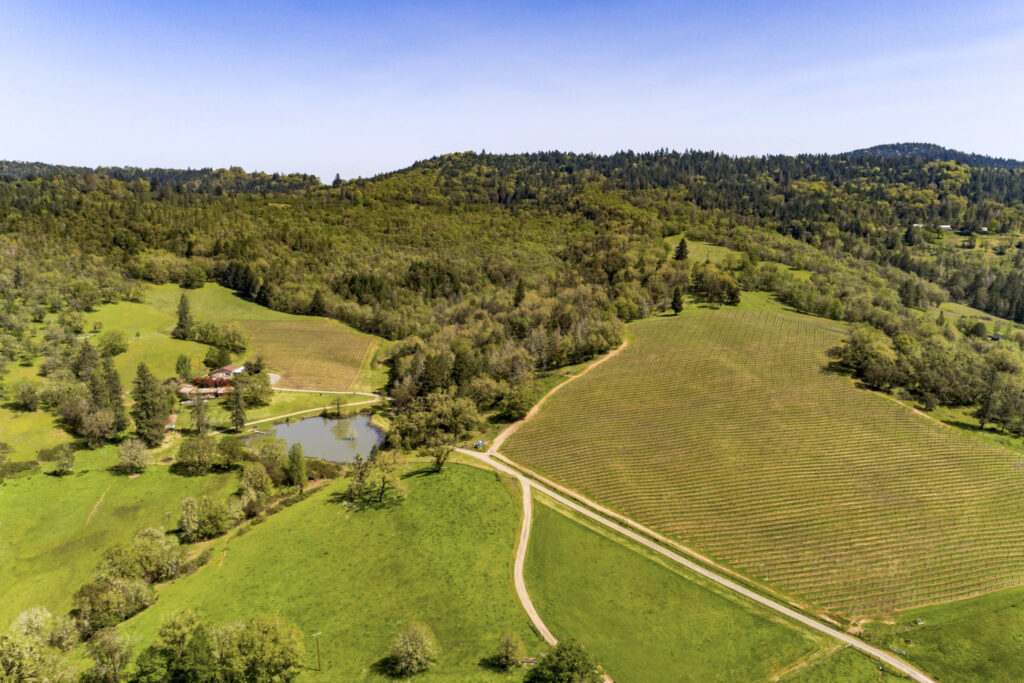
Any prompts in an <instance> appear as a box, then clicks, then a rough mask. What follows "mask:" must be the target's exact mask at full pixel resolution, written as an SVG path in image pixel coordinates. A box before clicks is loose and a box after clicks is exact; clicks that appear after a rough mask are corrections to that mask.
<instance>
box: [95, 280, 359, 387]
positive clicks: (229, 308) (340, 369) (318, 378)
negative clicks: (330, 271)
mask: <svg viewBox="0 0 1024 683" xmlns="http://www.w3.org/2000/svg"><path fill="white" fill-rule="evenodd" d="M182 293H185V294H187V295H188V297H189V302H190V304H191V306H192V315H193V317H194V318H195V319H196V320H203V321H207V320H209V321H214V322H216V323H218V324H228V323H236V324H238V325H239V326H240V327H241V328H242V329H243V330H244V331H245V332H246V333H247V334H248V336H249V348H248V349H247V351H246V354H245V355H246V356H247V357H248V356H255V355H260V356H263V359H264V360H265V361H266V363H267V365H268V367H269V368H270V369H272V370H273V371H275V372H278V373H279V374H280V375H281V386H285V387H289V388H293V389H322V390H333V391H344V390H347V389H348V388H349V387H350V386H351V385H352V384H354V383H356V382H357V380H362V379H363V377H364V376H367V375H369V376H371V377H375V375H376V373H375V372H374V370H373V369H372V368H371V364H370V359H371V358H372V353H371V351H372V349H373V348H374V347H375V346H376V345H377V344H378V343H379V340H377V338H375V337H373V336H371V335H367V334H363V333H361V332H358V331H356V330H354V329H352V328H350V327H348V326H346V325H342V324H341V323H339V322H337V321H335V320H328V319H326V318H313V317H309V316H300V315H290V314H288V313H281V312H278V311H273V310H270V309H269V308H264V307H263V306H259V305H257V304H255V303H252V302H250V301H246V300H245V299H242V298H241V297H239V296H237V295H236V294H235V293H234V292H232V291H231V290H229V289H225V288H224V287H221V286H220V285H216V284H210V283H208V284H206V285H205V286H204V287H202V288H201V289H193V290H183V289H181V288H180V287H178V286H176V285H159V286H150V287H147V288H146V290H145V302H143V303H132V302H127V301H125V302H120V303H117V304H112V305H109V306H102V307H100V308H99V309H97V310H96V311H94V312H92V313H90V314H88V315H87V322H88V326H89V327H90V328H91V326H92V324H93V323H95V322H100V323H102V325H103V330H111V329H118V330H122V331H124V332H125V333H126V334H127V335H128V339H129V346H128V351H127V352H126V353H124V354H122V355H120V356H118V357H117V359H116V361H115V362H116V365H117V368H118V370H119V371H120V372H121V374H122V377H124V378H125V381H126V382H128V381H129V380H130V379H131V378H132V377H134V376H135V368H136V366H137V365H138V363H139V361H142V360H144V361H146V362H147V363H148V364H149V365H150V367H151V369H153V371H154V372H155V373H156V374H157V376H158V377H168V376H171V375H173V374H174V363H175V360H176V359H177V357H178V355H179V354H182V353H184V354H187V355H189V356H190V357H191V358H192V367H193V369H194V370H196V372H197V373H198V372H201V371H202V368H203V365H202V359H203V357H204V356H205V354H206V352H207V350H208V347H206V346H203V345H202V344H195V343H193V342H185V341H180V340H177V339H171V338H170V336H169V335H170V332H171V330H172V329H174V325H175V321H176V320H177V317H176V316H177V308H178V300H179V298H180V297H181V295H182ZM136 333H138V336H135V335H136ZM126 386H127V384H126Z"/></svg>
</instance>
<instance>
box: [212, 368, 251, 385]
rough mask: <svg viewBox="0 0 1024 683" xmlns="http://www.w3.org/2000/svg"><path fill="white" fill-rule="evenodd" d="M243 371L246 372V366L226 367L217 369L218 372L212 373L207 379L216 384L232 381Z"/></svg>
mask: <svg viewBox="0 0 1024 683" xmlns="http://www.w3.org/2000/svg"><path fill="white" fill-rule="evenodd" d="M243 370H245V366H244V365H243V366H241V367H239V366H237V365H225V366H224V367H222V368H217V369H216V370H214V371H213V372H211V373H210V374H209V375H207V378H209V379H210V380H212V381H214V382H218V381H220V382H223V381H231V378H232V377H234V376H235V375H237V374H238V373H240V372H242V371H243Z"/></svg>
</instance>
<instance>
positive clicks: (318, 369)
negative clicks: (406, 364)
mask: <svg viewBox="0 0 1024 683" xmlns="http://www.w3.org/2000/svg"><path fill="white" fill-rule="evenodd" d="M291 317H292V318H293V319H292V320H286V321H276V320H275V321H267V320H246V321H243V322H242V323H241V327H242V329H243V330H245V331H246V332H247V333H248V334H249V335H250V336H251V339H252V347H253V349H252V350H253V353H254V354H257V355H260V356H262V357H263V360H264V361H265V362H266V363H267V366H268V367H270V368H272V369H273V370H274V371H275V372H277V373H279V374H280V375H281V386H285V387H288V388H291V389H322V390H325V391H330V390H337V391H341V390H345V389H348V388H349V387H350V386H351V385H352V383H353V382H354V381H355V379H356V375H357V374H358V372H359V369H360V365H361V364H362V363H363V359H364V358H365V356H366V354H367V350H368V349H369V348H370V344H371V343H372V341H373V338H372V337H370V336H369V335H365V334H360V333H359V332H356V331H355V330H353V329H352V328H350V327H345V326H344V325H342V324H341V323H339V322H337V321H334V320H326V319H322V318H300V317H298V316H291Z"/></svg>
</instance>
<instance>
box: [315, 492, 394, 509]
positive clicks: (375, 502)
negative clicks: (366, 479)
mask: <svg viewBox="0 0 1024 683" xmlns="http://www.w3.org/2000/svg"><path fill="white" fill-rule="evenodd" d="M403 500H405V499H404V498H402V497H401V496H398V495H395V494H394V493H393V492H390V491H389V492H388V493H386V494H385V495H384V500H380V499H379V498H378V497H377V494H376V493H370V494H369V495H368V496H360V497H358V498H352V497H351V496H349V495H348V492H347V491H335V492H334V493H332V494H331V495H329V496H328V497H327V502H328V503H334V504H335V505H344V506H346V507H347V508H348V509H349V510H351V511H352V512H363V511H365V510H390V509H391V508H396V507H398V506H399V505H401V504H402V501H403Z"/></svg>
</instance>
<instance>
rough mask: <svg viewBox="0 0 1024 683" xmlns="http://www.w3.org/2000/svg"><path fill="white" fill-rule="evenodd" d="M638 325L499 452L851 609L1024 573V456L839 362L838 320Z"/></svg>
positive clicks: (720, 317)
mask: <svg viewBox="0 0 1024 683" xmlns="http://www.w3.org/2000/svg"><path fill="white" fill-rule="evenodd" d="M630 329H631V331H632V333H633V334H634V336H635V341H634V342H633V343H632V344H630V346H629V347H627V348H626V350H625V351H624V352H623V353H622V354H620V355H619V356H618V357H617V358H614V359H612V360H610V361H609V362H608V363H606V364H604V365H602V366H600V367H598V368H595V370H594V371H593V372H592V373H590V374H589V375H588V376H587V377H584V378H582V379H580V380H579V381H577V382H574V383H573V384H571V385H569V386H566V387H565V388H564V389H563V390H562V391H561V392H559V393H558V394H556V395H555V396H553V397H552V398H551V400H550V401H549V402H548V403H547V404H546V405H545V407H544V408H543V409H542V410H541V411H540V413H539V414H538V415H537V416H536V418H535V419H534V420H533V421H531V422H529V423H527V424H526V425H524V426H523V428H522V429H520V430H519V432H517V433H516V434H515V435H514V436H512V437H511V438H510V439H509V440H508V441H507V442H506V444H505V445H504V447H503V449H502V450H503V451H504V452H505V453H506V454H507V455H509V456H510V457H513V458H515V459H517V460H519V461H521V462H523V463H524V464H526V465H528V466H529V467H532V468H534V469H536V470H538V471H540V472H542V473H544V474H545V475H547V476H550V477H552V478H555V479H557V480H561V481H563V482H565V483H566V484H568V485H570V486H573V487H575V488H577V489H579V490H580V491H582V492H583V493H585V494H586V495H588V496H590V497H593V498H595V499H597V500H599V501H602V502H605V503H607V504H609V505H610V506H612V507H615V508H617V509H618V510H620V511H621V512H623V513H625V514H628V515H630V516H632V517H634V518H636V519H638V520H639V521H640V522H642V523H644V524H647V525H650V526H653V527H655V528H657V529H659V530H661V531H663V532H665V533H667V534H669V535H672V536H674V537H676V538H678V539H680V540H681V541H683V542H685V543H688V544H690V545H692V546H694V547H696V548H698V549H700V550H701V551H704V552H706V553H708V554H710V555H711V556H713V557H715V558H717V559H719V560H721V561H723V562H725V563H727V564H730V565H731V566H733V567H735V568H736V569H739V570H741V571H743V572H745V573H747V574H749V575H752V576H755V577H757V578H759V579H762V580H765V581H767V582H769V583H772V584H774V585H776V586H777V587H779V588H780V589H782V590H784V591H786V592H789V593H791V594H793V595H796V596H800V597H803V598H805V599H807V600H810V601H812V602H814V603H816V604H818V605H820V606H822V607H824V608H826V609H828V610H831V611H833V612H834V613H836V614H840V615H843V616H847V617H854V616H863V615H875V614H883V613H888V612H891V611H893V610H898V609H904V608H908V607H913V606H918V605H924V604H929V603H934V602H939V601H944V600H951V599H956V598H961V597H967V596H970V595H974V594H977V593H981V592H986V591H991V590H995V589H998V588H1003V587H1007V586H1012V585H1017V584H1020V583H1022V582H1024V458H1022V457H1021V455H1020V454H1017V453H1014V452H1011V451H1009V450H1004V449H1000V448H997V447H995V446H989V445H987V444H985V443H983V442H981V441H978V440H976V439H974V438H972V437H970V436H968V435H965V434H960V433H958V432H956V431H954V430H952V429H949V428H946V427H943V426H940V425H937V424H934V423H932V422H929V421H928V420H926V419H924V418H922V417H921V416H918V415H914V414H913V413H911V412H910V411H908V410H907V409H906V408H905V407H903V406H900V405H898V404H895V403H893V402H891V401H887V400H885V399H884V398H881V397H878V396H874V395H871V394H868V393H866V392H864V391H861V390H859V389H856V388H855V387H853V386H852V385H851V384H850V383H849V382H847V381H845V380H844V379H842V378H840V377H837V376H835V375H832V374H830V373H828V372H826V371H825V370H824V369H823V368H824V365H825V362H826V358H825V350H826V349H827V348H828V347H829V346H831V345H833V344H835V343H836V342H837V341H838V339H839V338H840V337H841V335H842V328H841V327H840V326H838V325H837V324H835V323H832V322H829V321H825V320H820V319H816V318H809V317H806V316H800V315H797V314H791V313H785V312H781V311H779V312H776V311H750V310H721V311H707V310H699V311H689V312H687V313H685V314H684V315H682V316H679V317H677V318H662V319H655V320H648V321H643V322H639V323H635V324H633V325H631V326H630Z"/></svg>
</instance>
